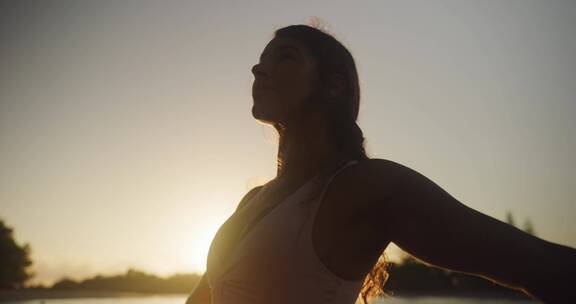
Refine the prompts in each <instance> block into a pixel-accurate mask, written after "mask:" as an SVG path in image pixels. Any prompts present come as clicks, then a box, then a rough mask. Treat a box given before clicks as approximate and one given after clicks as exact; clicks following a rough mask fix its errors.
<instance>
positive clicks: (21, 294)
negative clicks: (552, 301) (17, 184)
mask: <svg viewBox="0 0 576 304" xmlns="http://www.w3.org/2000/svg"><path fill="white" fill-rule="evenodd" d="M187 295H188V294H187V293H144V292H119V291H105V290H50V289H45V290H42V289H30V290H4V291H0V302H5V301H19V300H22V301H24V300H49V299H82V298H133V297H158V296H162V297H171V296H173V297H185V296H187ZM390 296H391V297H392V298H395V297H398V298H419V297H455V298H473V299H518V300H533V299H532V298H530V297H529V296H527V295H526V296H524V295H523V294H519V293H514V292H473V291H469V292H440V291H438V292H430V291H427V292H417V291H413V292H399V293H398V292H396V293H391V294H390ZM382 298H383V299H386V297H382Z"/></svg>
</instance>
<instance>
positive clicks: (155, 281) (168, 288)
mask: <svg viewBox="0 0 576 304" xmlns="http://www.w3.org/2000/svg"><path fill="white" fill-rule="evenodd" d="M200 278H201V275H200V274H195V273H192V274H175V275H172V276H170V277H168V278H161V277H158V276H155V275H152V274H148V273H145V272H143V271H139V270H135V269H129V270H128V271H126V273H125V274H121V275H112V276H102V275H97V276H94V277H92V278H88V279H85V280H81V281H74V280H72V279H69V278H64V279H62V280H60V281H58V282H56V283H55V284H54V285H52V287H51V289H54V290H91V291H96V290H98V291H122V292H137V293H190V292H192V290H193V289H194V287H195V286H196V284H197V283H198V281H199V280H200Z"/></svg>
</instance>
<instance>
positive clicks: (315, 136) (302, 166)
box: [276, 119, 347, 181]
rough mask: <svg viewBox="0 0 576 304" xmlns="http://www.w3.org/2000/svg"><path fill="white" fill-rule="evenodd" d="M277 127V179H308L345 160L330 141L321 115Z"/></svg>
mask: <svg viewBox="0 0 576 304" xmlns="http://www.w3.org/2000/svg"><path fill="white" fill-rule="evenodd" d="M278 131H279V134H280V142H279V145H278V156H277V161H278V169H277V172H276V174H277V176H276V179H279V178H280V179H284V180H296V181H301V180H307V179H309V178H312V177H313V176H315V175H316V174H318V173H320V172H321V171H323V170H329V169H330V168H332V167H334V166H337V165H339V164H341V163H342V162H344V161H346V160H347V157H346V156H345V155H343V154H342V153H340V151H339V149H337V148H335V147H334V144H333V143H332V142H331V141H330V137H329V132H328V131H329V130H328V128H327V126H326V124H325V123H324V122H323V121H322V120H320V119H311V120H309V121H307V122H306V123H303V121H300V122H299V123H298V124H296V125H293V126H290V127H285V128H282V129H279V130H278Z"/></svg>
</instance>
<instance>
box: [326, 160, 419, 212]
mask: <svg viewBox="0 0 576 304" xmlns="http://www.w3.org/2000/svg"><path fill="white" fill-rule="evenodd" d="M419 176H422V175H421V174H420V173H418V172H417V171H415V170H413V169H411V168H409V167H407V166H404V165H402V164H400V163H397V162H394V161H392V160H388V159H381V158H370V159H367V160H364V161H361V162H360V163H358V164H356V165H354V166H351V167H350V168H347V169H345V170H343V171H342V172H341V173H340V174H339V175H337V176H336V177H335V178H334V181H333V182H332V184H334V185H330V188H331V189H334V190H335V191H338V192H339V194H340V195H344V194H346V193H348V194H350V195H353V196H354V197H356V198H358V199H359V200H360V201H365V202H368V201H370V200H381V199H382V198H383V197H386V196H389V195H393V194H394V193H397V192H398V191H401V190H403V189H405V187H406V186H407V184H408V183H407V181H408V180H415V179H418V177H419ZM358 199H357V200H356V201H358Z"/></svg>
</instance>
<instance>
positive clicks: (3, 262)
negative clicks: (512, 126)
mask: <svg viewBox="0 0 576 304" xmlns="http://www.w3.org/2000/svg"><path fill="white" fill-rule="evenodd" d="M506 222H507V223H508V224H510V225H514V226H515V221H514V217H513V215H512V213H511V212H510V211H508V212H507V214H506ZM523 230H524V231H526V232H527V233H530V234H534V233H535V232H534V227H533V225H532V222H531V221H530V219H527V220H526V221H525V222H524V229H523ZM31 264H32V261H31V259H30V246H29V245H28V244H25V245H18V244H17V242H16V241H15V240H14V236H13V229H12V228H10V227H8V226H6V225H5V224H4V222H3V221H2V220H0V290H2V289H18V288H22V287H24V284H25V282H26V281H27V280H28V279H30V278H31V276H32V274H31V273H30V272H29V271H28V268H29V267H30V265H31ZM388 273H389V275H390V276H389V280H388V281H387V282H386V284H385V286H384V290H385V291H387V292H388V293H389V294H394V295H410V294H414V293H419V294H438V293H442V294H458V293H460V292H464V293H470V292H475V293H486V294H488V293H496V294H500V295H506V294H509V295H513V294H516V296H520V297H523V296H524V297H525V295H524V294H523V293H521V292H517V291H515V290H511V289H508V288H505V287H502V286H500V285H498V284H496V283H493V282H491V281H489V280H487V279H483V278H481V277H477V276H472V275H468V274H463V273H459V272H453V271H448V270H445V269H442V268H436V267H432V266H429V265H427V264H425V263H422V262H420V261H418V260H417V259H415V258H413V257H410V256H407V257H406V258H404V259H403V260H402V261H401V262H400V263H390V264H389V267H388ZM200 278H201V275H200V274H195V273H192V274H175V275H172V276H170V277H167V278H161V277H158V276H155V275H153V274H149V273H146V272H143V271H140V270H135V269H129V270H128V271H127V272H126V273H124V274H119V275H110V276H102V275H96V276H94V277H91V278H87V279H84V280H79V281H75V280H72V279H69V278H63V279H61V280H60V281H58V282H56V283H55V284H53V285H52V286H51V287H44V286H41V285H37V286H28V288H30V289H34V288H36V289H52V290H89V291H118V292H136V293H190V292H191V291H192V290H193V289H194V287H195V286H196V284H197V283H198V281H199V280H200Z"/></svg>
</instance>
